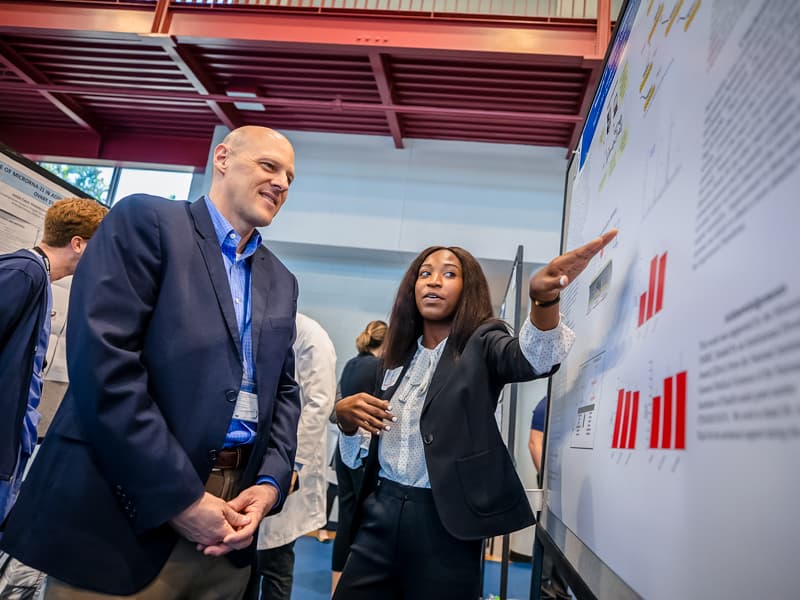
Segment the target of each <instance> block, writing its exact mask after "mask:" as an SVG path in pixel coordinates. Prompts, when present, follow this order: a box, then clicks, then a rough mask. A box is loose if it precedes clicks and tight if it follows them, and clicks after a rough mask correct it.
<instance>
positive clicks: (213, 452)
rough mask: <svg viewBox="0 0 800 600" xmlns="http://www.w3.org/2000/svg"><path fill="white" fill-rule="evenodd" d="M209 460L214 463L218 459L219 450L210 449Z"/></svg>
mask: <svg viewBox="0 0 800 600" xmlns="http://www.w3.org/2000/svg"><path fill="white" fill-rule="evenodd" d="M208 460H210V461H211V462H212V463H213V462H214V461H215V460H217V451H216V450H209V451H208Z"/></svg>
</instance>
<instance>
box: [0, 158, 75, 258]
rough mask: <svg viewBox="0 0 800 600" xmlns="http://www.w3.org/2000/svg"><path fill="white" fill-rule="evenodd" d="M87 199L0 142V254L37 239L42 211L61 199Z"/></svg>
mask: <svg viewBox="0 0 800 600" xmlns="http://www.w3.org/2000/svg"><path fill="white" fill-rule="evenodd" d="M74 196H78V197H81V198H88V196H87V194H86V193H84V192H83V191H82V190H80V189H78V188H76V187H73V186H72V185H70V184H69V183H67V182H66V181H64V180H63V179H60V178H59V177H56V176H55V175H53V174H52V173H50V172H48V171H46V170H45V169H42V168H41V167H39V166H38V165H37V164H36V163H34V162H32V161H29V160H28V159H26V158H25V157H23V156H21V155H20V154H17V153H16V152H14V151H13V150H11V149H10V148H8V147H6V146H3V145H2V144H0V254H5V253H7V252H14V251H15V250H19V249H20V248H30V247H32V246H34V245H35V244H36V243H37V242H38V241H40V239H41V236H42V231H43V228H44V214H45V213H46V212H47V209H48V208H50V206H51V205H52V204H53V202H55V201H56V200H60V199H61V198H66V197H74Z"/></svg>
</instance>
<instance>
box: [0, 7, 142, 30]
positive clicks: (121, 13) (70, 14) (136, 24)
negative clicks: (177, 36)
mask: <svg viewBox="0 0 800 600" xmlns="http://www.w3.org/2000/svg"><path fill="white" fill-rule="evenodd" d="M152 24H153V7H152V5H142V7H141V8H131V7H126V8H122V7H119V6H117V7H114V8H111V7H99V6H98V7H92V6H86V5H83V6H74V5H70V4H68V3H66V2H64V3H62V2H48V3H46V4H43V3H41V2H37V3H31V2H14V1H11V2H2V3H0V27H2V28H3V29H4V30H6V31H13V30H14V29H19V30H30V29H41V30H53V31H54V32H56V33H65V32H69V31H72V32H75V33H80V34H81V35H84V36H85V35H86V32H89V31H95V32H106V33H116V34H125V33H127V34H141V33H148V32H150V29H151V27H152Z"/></svg>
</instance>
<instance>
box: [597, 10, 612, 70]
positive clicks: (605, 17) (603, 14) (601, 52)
mask: <svg viewBox="0 0 800 600" xmlns="http://www.w3.org/2000/svg"><path fill="white" fill-rule="evenodd" d="M610 41H611V0H597V36H596V42H595V54H596V56H597V57H598V58H602V57H603V56H605V54H606V49H607V48H608V43H609V42H610Z"/></svg>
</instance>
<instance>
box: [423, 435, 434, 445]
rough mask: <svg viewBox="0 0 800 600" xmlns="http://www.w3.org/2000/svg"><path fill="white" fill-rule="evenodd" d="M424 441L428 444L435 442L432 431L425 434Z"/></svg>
mask: <svg viewBox="0 0 800 600" xmlns="http://www.w3.org/2000/svg"><path fill="white" fill-rule="evenodd" d="M422 441H423V442H425V443H426V444H428V445H430V444H432V443H433V434H432V433H426V434H425V435H424V436H423V438H422Z"/></svg>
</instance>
